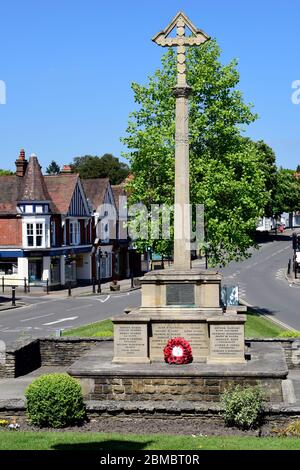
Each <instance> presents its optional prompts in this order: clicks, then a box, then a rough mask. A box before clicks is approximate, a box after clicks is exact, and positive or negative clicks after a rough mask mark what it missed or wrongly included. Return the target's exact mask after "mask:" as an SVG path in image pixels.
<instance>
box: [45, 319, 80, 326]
mask: <svg viewBox="0 0 300 470" xmlns="http://www.w3.org/2000/svg"><path fill="white" fill-rule="evenodd" d="M76 318H78V317H69V318H61V319H60V320H56V321H52V322H49V323H44V324H43V326H49V325H55V324H56V323H62V322H64V321H73V320H76Z"/></svg>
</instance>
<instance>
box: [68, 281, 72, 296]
mask: <svg viewBox="0 0 300 470" xmlns="http://www.w3.org/2000/svg"><path fill="white" fill-rule="evenodd" d="M71 296H72V283H71V281H69V284H68V297H71Z"/></svg>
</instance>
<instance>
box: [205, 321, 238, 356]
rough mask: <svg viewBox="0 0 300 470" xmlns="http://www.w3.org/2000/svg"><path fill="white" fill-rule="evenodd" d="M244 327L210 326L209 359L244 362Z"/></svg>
mask: <svg viewBox="0 0 300 470" xmlns="http://www.w3.org/2000/svg"><path fill="white" fill-rule="evenodd" d="M244 355H245V339H244V325H231V324H229V325H226V324H225V325H224V324H223V325H211V326H210V358H211V359H219V360H222V359H227V358H231V359H237V360H239V359H240V360H242V361H243V360H244Z"/></svg>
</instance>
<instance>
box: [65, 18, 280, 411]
mask: <svg viewBox="0 0 300 470" xmlns="http://www.w3.org/2000/svg"><path fill="white" fill-rule="evenodd" d="M174 31H175V33H176V34H175V35H174V34H172V33H173V32H174ZM188 31H189V32H190V33H191V34H190V35H188V34H187V32H188ZM209 39H210V38H209V36H208V35H207V34H206V33H205V32H203V31H202V30H200V29H198V28H197V27H195V26H194V24H193V23H192V22H191V21H190V20H189V19H188V18H187V17H186V15H185V14H184V13H182V12H179V13H178V14H177V15H176V16H175V18H174V19H173V20H172V21H171V23H170V24H169V25H168V26H167V27H166V28H165V29H164V30H163V31H161V32H160V33H158V34H157V35H156V36H154V37H153V41H154V42H155V43H156V44H157V45H159V46H163V47H176V48H177V83H174V88H173V90H170V93H173V94H174V96H175V98H176V135H175V206H174V207H175V209H174V264H173V266H172V268H170V269H166V270H161V271H153V272H149V273H147V274H146V275H145V276H144V277H143V278H141V280H140V283H141V297H142V301H141V306H140V307H139V308H136V309H133V310H131V311H130V312H129V313H124V314H123V315H121V316H119V317H114V319H113V323H114V346H113V351H112V348H111V345H109V344H104V343H103V344H102V345H100V346H99V348H97V349H95V350H93V352H90V353H89V354H87V355H86V356H85V357H83V358H81V359H79V360H78V361H76V362H75V363H74V364H73V365H72V367H71V369H70V370H69V372H70V374H71V375H73V376H75V377H77V378H79V379H80V380H81V382H82V384H83V388H84V390H85V393H86V395H87V396H88V397H89V398H90V399H98V400H99V399H100V400H118V401H119V400H123V401H141V400H161V401H174V400H175V401H199V402H206V401H218V400H219V397H220V394H221V393H222V392H223V391H224V390H225V389H226V388H227V387H228V386H229V385H230V384H244V385H257V384H259V385H261V386H262V387H263V389H264V391H265V392H266V395H267V398H268V399H269V400H271V401H275V402H281V401H282V381H284V380H285V379H286V377H287V373H288V371H287V366H286V362H285V358H284V353H283V350H282V348H281V346H280V345H277V344H274V343H272V344H271V343H267V342H259V341H258V342H252V343H248V342H247V343H245V323H246V315H245V314H243V313H240V311H239V309H238V310H233V309H230V310H228V311H226V309H224V308H223V307H222V305H221V281H222V278H221V275H220V274H219V273H218V272H217V271H216V270H200V269H196V268H192V267H191V217H190V183H189V180H190V178H189V176H190V175H189V96H190V94H191V93H192V92H193V90H192V89H191V87H190V86H189V84H188V83H187V79H186V68H187V67H188V63H186V50H187V48H188V47H201V45H202V44H204V43H205V42H206V41H209ZM173 338H183V339H184V340H186V341H187V342H188V343H189V345H190V347H191V349H192V356H193V362H192V363H190V364H185V365H170V364H168V363H166V362H165V358H164V348H165V347H166V345H167V343H168V341H169V340H171V339H173Z"/></svg>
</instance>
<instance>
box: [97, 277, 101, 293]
mask: <svg viewBox="0 0 300 470" xmlns="http://www.w3.org/2000/svg"><path fill="white" fill-rule="evenodd" d="M97 294H101V279H98V289H97Z"/></svg>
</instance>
